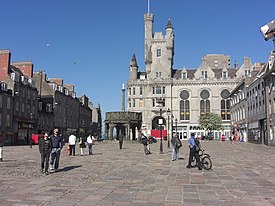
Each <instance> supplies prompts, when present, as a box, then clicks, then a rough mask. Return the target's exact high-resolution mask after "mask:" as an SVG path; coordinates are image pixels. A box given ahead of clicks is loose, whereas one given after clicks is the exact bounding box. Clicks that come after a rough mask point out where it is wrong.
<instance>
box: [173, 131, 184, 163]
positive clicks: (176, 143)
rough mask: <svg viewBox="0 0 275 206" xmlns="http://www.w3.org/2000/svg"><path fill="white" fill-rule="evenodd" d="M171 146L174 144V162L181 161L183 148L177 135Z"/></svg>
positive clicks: (174, 134)
mask: <svg viewBox="0 0 275 206" xmlns="http://www.w3.org/2000/svg"><path fill="white" fill-rule="evenodd" d="M171 144H172V161H175V160H178V159H179V149H180V147H181V146H182V143H181V141H180V138H179V137H178V135H177V134H176V133H173V136H172V139H171Z"/></svg>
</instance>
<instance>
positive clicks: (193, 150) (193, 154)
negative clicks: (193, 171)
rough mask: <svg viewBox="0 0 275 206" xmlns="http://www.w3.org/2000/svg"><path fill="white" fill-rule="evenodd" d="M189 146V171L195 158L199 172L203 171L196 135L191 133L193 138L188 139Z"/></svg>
mask: <svg viewBox="0 0 275 206" xmlns="http://www.w3.org/2000/svg"><path fill="white" fill-rule="evenodd" d="M188 146H189V148H190V152H189V161H188V165H187V166H186V167H187V168H188V169H190V168H191V167H192V166H191V163H192V161H193V157H195V159H196V162H197V166H198V169H199V170H202V166H201V161H200V158H199V154H198V152H197V151H196V142H195V134H194V133H191V137H190V138H189V139H188Z"/></svg>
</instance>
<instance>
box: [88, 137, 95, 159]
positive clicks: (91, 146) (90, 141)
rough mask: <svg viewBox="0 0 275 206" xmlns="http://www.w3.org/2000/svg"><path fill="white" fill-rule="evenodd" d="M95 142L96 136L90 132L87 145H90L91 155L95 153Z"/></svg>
mask: <svg viewBox="0 0 275 206" xmlns="http://www.w3.org/2000/svg"><path fill="white" fill-rule="evenodd" d="M94 142H95V138H94V136H93V135H92V134H90V135H89V136H88V137H87V145H88V151H89V155H92V154H93V150H92V148H93V144H94Z"/></svg>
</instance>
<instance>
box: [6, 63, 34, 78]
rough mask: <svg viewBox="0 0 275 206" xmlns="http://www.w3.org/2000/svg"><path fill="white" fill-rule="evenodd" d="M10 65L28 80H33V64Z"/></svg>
mask: <svg viewBox="0 0 275 206" xmlns="http://www.w3.org/2000/svg"><path fill="white" fill-rule="evenodd" d="M11 65H12V66H15V67H16V68H18V69H20V71H21V72H22V73H23V74H24V75H25V76H27V77H28V78H30V79H31V78H33V64H32V62H13V63H12V64H11Z"/></svg>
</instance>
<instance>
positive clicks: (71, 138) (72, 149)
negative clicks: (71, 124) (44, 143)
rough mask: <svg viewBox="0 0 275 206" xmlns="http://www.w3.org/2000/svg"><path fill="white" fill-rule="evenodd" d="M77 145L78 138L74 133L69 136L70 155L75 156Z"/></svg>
mask: <svg viewBox="0 0 275 206" xmlns="http://www.w3.org/2000/svg"><path fill="white" fill-rule="evenodd" d="M75 143H76V136H75V133H74V132H73V133H72V134H71V135H70V136H69V147H70V153H69V155H73V156H75Z"/></svg>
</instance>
